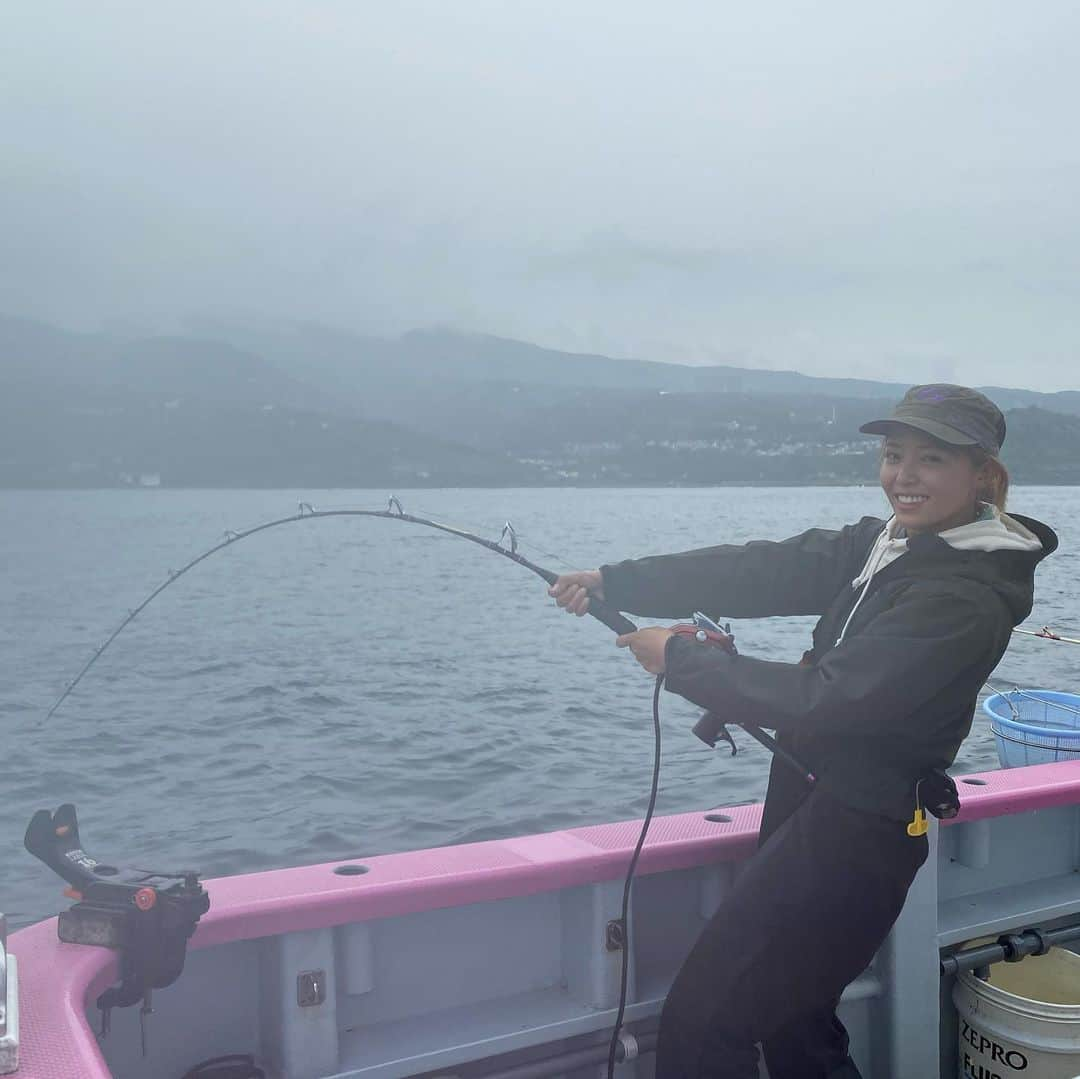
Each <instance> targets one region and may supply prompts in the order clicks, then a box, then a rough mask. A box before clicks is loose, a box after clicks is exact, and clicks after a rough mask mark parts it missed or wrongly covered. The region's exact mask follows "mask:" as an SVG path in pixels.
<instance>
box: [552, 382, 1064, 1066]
mask: <svg viewBox="0 0 1080 1079" xmlns="http://www.w3.org/2000/svg"><path fill="white" fill-rule="evenodd" d="M862 430H863V431H865V432H868V433H872V434H880V435H883V436H884V439H885V442H884V449H883V452H882V458H881V486H882V489H883V490H884V493H885V495H886V497H887V498H888V500H889V504H890V506H891V508H892V516H891V517H890V519H889V520H888V521H882V520H879V519H878V518H876V517H864V518H863V519H862V520H861V521H858V522H857V523H855V524H851V525H847V526H845V527H843V528H841V529H838V530H831V529H825V528H813V529H810V530H809V531H807V532H804V533H802V534H801V535H798V536H793V537H792V538H791V539H788V540H784V541H783V542H781V543H772V542H760V541H758V542H753V543H747V544H744V545H741V546H736V545H727V544H725V545H720V546H715V547H707V548H703V549H700V550H694V551H685V552H683V553H680V554H670V555H660V556H654V557H649V558H639V559H634V560H631V561H626V562H619V563H616V564H613V565H606V566H603V567H601V569H600V570H591V571H586V572H581V573H571V574H564V575H562V576H561V577H559V578H558V579H557V580H556V582H555V584H554V585H553V586H552V588H551V590H550V592H551V595H553V596H554V597H555V600H556V602H557V603H558V604H559V606H561V607H564V608H565V609H566V610H568V611H570V612H571V613H573V614H583V613H586V612H587V611H588V610H589V608H590V604H591V603H595V602H596V601H597V600H598V599H603V601H604V602H605V603H606V604H607V605H608V606H609V607H611V608H614V609H617V610H622V611H627V612H632V613H637V614H644V615H651V616H655V617H661V618H682V617H684V616H685V615H687V614H689V613H690V612H691V611H695V610H700V611H704V612H706V613H708V614H710V615H711V616H712V617H713V618H722V617H724V616H731V617H734V618H763V617H774V616H777V615H805V614H815V615H818V616H819V621H818V623H817V626H816V627H815V629H814V644H813V648H812V649H810V651H808V652H807V653H806V654H805V656H804V657H803V659H802V661H801V662H800V663H776V662H771V661H765V660H759V659H756V658H754V657H751V656H746V655H737V656H736V655H729V654H727V653H726V652H724V651H723V650H721V649H717V648H713V647H710V646H709V645H708V644H700V643H697V642H696V641H694V640H692V639H689V638H686V637H684V636H680V635H676V634H674V633H673V632H672V631H671V630H670V629H667V628H665V627H659V626H647V627H645V628H643V629H641V630H638V631H637V632H635V633H631V634H626V635H623V636H621V637H620V638H619V641H620V643H622V644H624V645H625V646H627V647H628V648H629V649H630V650H631V652H632V653H633V655H634V658H635V659H636V660H637V661H638V662H639V663H640V664H641V665H642V666H643V667H644V668H645V669H646V670H647V671H649V672H650V673H654V674H659V673H664V675H665V678H666V682H665V685H666V687H667V689H668V690H669V691H670V692H674V693H678V694H680V695H681V696H683V697H685V698H687V700H690V701H692V702H693V703H695V704H698V705H700V706H702V707H703V708H706V709H707V710H708V712H709V713H711V714H712V715H714V716H716V717H719V718H720V719H721V720H722V719H723V718H724V717H733V718H735V719H736V720H737V721H738V722H741V723H742V722H749V723H753V724H755V725H757V726H760V727H764V728H767V729H771V730H775V731H776V732H777V740H778V742H779V744H780V746H781V747H782V748H783V749H784V750H785V751H787V752H788V753H790V754H791V755H792V756H793V757H795V758H797V759H799V760H801V761H804V762H805V763H806V765H807V767H808V769H809V771H810V772H812V774H813V776H814V777H815V778H814V779H813V780H812V782H808V781H807V778H806V776H805V774H803V775H799V774H797V773H796V772H795V771H794V770H793V769H791V768H790V767H788V766H787V765H786V763H785V762H784V761H782V760H779V759H778V758H775V757H774V762H773V769H772V773H771V775H770V779H769V790H768V794H767V796H766V799H765V809H764V815H763V818H762V825H761V835H760V842H761V849H760V850H759V851H758V853H757V855H756V856H755V857H754V858H753V859H752V861H751V862H750V863H749V864H748V865H747V867H746V869H745V870H744V871H743V872H742V873H741V874H740V875H739V876H738V878H737V879H736V881H735V883H734V885H733V886H732V888H731V889H730V891H729V892H728V893H727V895H726V896H725V898H724V900H723V902H722V903H721V905H720V908H719V910H718V911H717V913H716V914H715V915H714V917H713V919H712V921H711V922H710V923H709V924H708V925H707V926H706V927H705V930H704V932H703V933H702V935H701V937H700V938H699V940H698V941H697V943H696V944H695V945H694V948H693V949H692V951H691V952H690V955H689V956H688V958H687V960H686V963H685V964H684V966H683V967H682V969H681V970H680V971H679V974H678V976H677V977H676V979H675V981H674V983H673V984H672V987H671V991H670V992H669V994H668V997H667V1001H666V1003H665V1005H664V1010H663V1014H662V1016H661V1021H660V1030H659V1033H658V1043H657V1057H656V1076H657V1079H706V1077H707V1079H752V1077H755V1076H757V1074H758V1051H757V1048H756V1044H760V1045H761V1047H762V1050H763V1052H764V1054H765V1058H766V1063H767V1064H768V1068H769V1074H770V1075H771V1076H772V1077H773V1079H858V1076H859V1071H858V1069H857V1068H856V1065H855V1063H854V1061H852V1060H851V1058H850V1057H849V1055H848V1040H847V1034H846V1032H845V1031H844V1028H843V1027H842V1026H841V1024H840V1022H839V1020H838V1019H837V1018H836V1014H835V1009H836V1005H837V1002H838V1001H839V999H840V995H841V993H842V992H843V990H844V988H845V986H846V985H848V984H849V983H850V982H851V981H852V979H854V978H855V977H856V976H857V975H858V974H859V973H860V971H862V970H864V969H865V968H866V966H867V964H868V963H869V962H870V960H871V958H872V957H873V955H874V953H875V952H876V950H877V949H878V947H879V946H880V944H881V942H882V941H883V940H884V938H885V936H886V934H887V933H888V931H889V928H890V927H891V925H892V923H893V921H894V920H895V919H896V917H897V915H898V914H899V912H900V909H901V907H902V906H903V903H904V900H905V897H906V895H907V891H908V888H909V886H910V885H911V882H912V880H913V879H914V877H915V874H916V873H917V872H918V870H919V867H920V866H921V865H922V863H923V861H924V860H925V858H926V856H927V830H928V826H927V822H926V814H927V812H934V813H935V814H937V815H947V811H948V809H949V808H954V806H953V807H950V806H949V805H948V802H949V801H950V797H949V787H950V781H949V779H948V777H947V776H946V775H945V772H944V770H945V769H946V768H948V767H949V766H950V765H951V764H952V763H953V761H954V759H955V757H956V753H957V750H958V748H959V746H960V743H961V742H962V741H963V739H964V737H965V736H966V735H967V733H968V731H969V730H970V727H971V721H972V715H973V712H974V708H975V702H976V699H977V695H978V691H979V688H980V686H982V684H983V683H984V682H985V680H986V678H987V677H988V676H989V674H990V672H991V671H993V669H994V668H995V667H996V666H997V663H998V661H999V660H1000V659H1001V656H1002V654H1003V653H1004V651H1005V648H1006V646H1007V645H1008V642H1009V637H1010V634H1011V632H1012V629H1013V627H1014V626H1015V625H1017V624H1019V623H1020V622H1022V621H1023V620H1024V619H1025V618H1026V617H1027V616H1028V614H1029V613H1030V612H1031V604H1032V596H1033V575H1034V571H1035V567H1036V566H1037V564H1038V563H1039V562H1040V561H1041V560H1042V559H1043V558H1044V557H1046V555H1048V554H1050V553H1051V552H1052V551H1053V550H1054V549H1055V547H1056V546H1057V538H1056V536H1055V535H1054V533H1053V532H1052V531H1051V530H1050V529H1049V528H1047V527H1046V525H1044V524H1042V523H1040V522H1038V521H1035V520H1033V519H1030V518H1026V517H1018V516H1013V515H1009V514H1006V513H1004V512H1003V506H1004V503H1005V494H1006V491H1007V489H1008V474H1007V473H1006V472H1005V469H1004V466H1002V465H1001V464H1000V462H999V461H998V459H997V454H998V451H999V449H1000V447H1001V443H1002V441H1003V439H1004V438H1005V419H1004V417H1003V416H1002V414H1001V412H1000V411H999V409H998V408H997V406H996V405H994V404H993V402H991V401H990V400H988V399H987V398H986V397H984V396H983V395H982V394H981V393H978V392H977V391H975V390H971V389H967V388H966V387H963V386H951V385H936V386H915V387H914V388H913V389H911V390H910V391H908V393H907V394H906V395H905V397H904V399H903V400H902V401H901V402H900V404H898V405H897V406H896V408H895V409H894V410H893V412H892V414H891V415H890V416H888V417H887V418H885V419H880V420H873V421H871V422H870V423H867V424H865V425H864V426H863V427H862ZM934 791H936V792H937V793H936V794H934V793H931V792H934ZM952 794H953V796H955V788H953V790H952Z"/></svg>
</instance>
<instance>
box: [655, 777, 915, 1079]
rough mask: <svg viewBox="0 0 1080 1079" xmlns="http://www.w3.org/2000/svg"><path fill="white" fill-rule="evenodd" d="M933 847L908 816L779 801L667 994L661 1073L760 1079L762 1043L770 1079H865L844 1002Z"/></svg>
mask: <svg viewBox="0 0 1080 1079" xmlns="http://www.w3.org/2000/svg"><path fill="white" fill-rule="evenodd" d="M775 778H776V777H774V779H775ZM777 793H780V792H777ZM770 803H772V804H770ZM784 803H787V804H784ZM927 849H928V845H927V840H926V837H925V836H921V837H917V838H913V837H911V836H909V835H908V834H907V829H906V824H905V823H904V822H902V821H896V820H892V819H890V818H888V817H883V816H877V815H874V814H869V813H864V812H861V811H858V810H855V809H851V808H848V807H847V806H845V805H843V804H842V803H840V802H838V801H837V800H836V799H835V798H833V797H831V796H829V795H828V794H826V793H825V792H823V791H822V790H820V789H815V790H813V791H811V792H810V793H809V794H808V795H806V794H803V795H801V797H800V798H790V797H788V798H785V797H780V798H776V799H773V798H772V796H771V794H770V798H769V799H768V800H767V801H766V806H765V819H764V820H763V822H762V831H761V845H760V848H759V850H758V851H757V852H756V853H755V854H754V856H753V857H752V858H751V859H750V860H749V861H748V863H747V864H746V866H745V867H744V868H743V869H742V871H741V872H740V873H739V874H738V876H737V878H736V880H735V883H734V885H733V887H732V890H731V891H730V892H729V893H728V894H727V895H726V896H725V897H724V899H723V901H722V902H721V904H720V907H719V909H718V910H717V912H716V914H715V915H714V916H713V918H712V920H711V921H710V922H709V924H708V925H707V926H706V927H705V930H704V932H703V933H702V935H701V937H700V938H699V939H698V941H697V943H696V944H695V945H694V947H693V949H692V950H691V952H690V954H689V956H688V957H687V959H686V962H685V963H684V964H683V967H682V969H681V970H680V971H679V973H678V975H677V976H676V978H675V981H674V983H673V984H672V987H671V991H670V992H669V993H668V997H667V1001H666V1003H665V1005H664V1010H663V1013H662V1015H661V1019H660V1032H659V1038H658V1044H657V1051H656V1079H757V1076H758V1049H757V1045H758V1043H760V1045H761V1047H762V1050H763V1051H764V1055H765V1062H766V1064H767V1065H768V1067H769V1076H770V1079H860V1076H859V1071H858V1069H857V1068H856V1067H855V1065H854V1063H853V1062H852V1060H851V1058H850V1057H849V1056H848V1036H847V1031H845V1030H844V1027H843V1025H842V1024H841V1022H840V1020H839V1019H838V1018H837V1017H836V1007H837V1005H838V1004H839V1001H840V994H841V993H842V992H843V990H844V987H845V986H846V985H847V984H848V983H849V982H851V981H853V980H854V979H855V978H857V977H858V976H859V974H861V973H862V971H863V970H865V969H866V967H867V966H868V965H869V963H870V961H871V959H872V958H873V956H874V953H875V952H876V951H877V949H878V948H879V946H880V945H881V943H882V942H883V941H884V939H885V937H886V936H888V933H889V930H890V929H891V927H892V925H893V923H894V922H895V921H896V919H897V917H898V916H899V914H900V910H901V908H902V907H903V905H904V899H905V897H906V895H907V892H908V888H909V887H910V886H911V882H912V881H913V880H914V878H915V874H916V872H917V871H918V869H919V867H920V866H921V865H922V863H923V862H924V861H925V860H926V855H927Z"/></svg>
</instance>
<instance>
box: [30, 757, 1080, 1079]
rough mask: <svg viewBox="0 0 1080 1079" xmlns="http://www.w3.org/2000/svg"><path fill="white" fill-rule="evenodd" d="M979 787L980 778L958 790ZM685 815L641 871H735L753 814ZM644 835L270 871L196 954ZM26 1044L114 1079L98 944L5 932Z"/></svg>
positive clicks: (565, 861)
mask: <svg viewBox="0 0 1080 1079" xmlns="http://www.w3.org/2000/svg"><path fill="white" fill-rule="evenodd" d="M965 780H969V781H970V780H975V781H977V782H975V783H972V782H964V781H965ZM959 787H960V792H961V799H962V803H963V805H962V809H961V812H960V816H959V817H957V818H955V820H953V821H946V822H945V823H946V825H953V824H961V823H964V822H968V821H975V820H983V819H987V818H990V817H996V816H1002V815H1004V814H1008V813H1023V812H1027V811H1029V810H1034V809H1046V808H1049V807H1052V806H1059V805H1070V804H1075V803H1077V802H1080V761H1069V762H1064V763H1061V764H1044V765H1036V766H1033V767H1029V768H1014V769H1010V770H1008V771H994V772H982V773H977V774H975V775H971V776H964V777H960V779H959ZM710 812H711V813H716V814H721V815H722V816H724V817H726V818H729V819H727V820H721V821H709V820H706V818H705V814H703V813H700V812H698V813H682V814H678V815H675V816H668V817H658V818H656V819H655V820H654V821H653V824H652V827H651V829H650V833H649V838H648V841H647V842H646V844H645V847H644V849H643V851H642V854H641V860H640V862H639V865H638V873H640V874H649V873H661V872H665V871H668V870H674V869H686V868H690V867H692V866H698V865H702V864H705V863H708V862H729V861H737V860H739V859H742V858H745V857H746V856H747V855H749V854H750V853H751V852H752V851H753V849H754V846H755V844H756V841H757V832H758V827H759V825H760V822H761V806H760V805H752V806H734V807H730V808H721V809H717V810H713V811H710ZM639 829H640V822H639V821H623V822H619V823H615V824H601V825H596V826H592V827H584V828H574V829H570V830H568V831H563V832H550V833H547V834H543V835H532V836H522V837H519V838H515V839H504V840H492V841H490V842H486V843H472V844H467V845H462V846H458V847H441V848H435V849H432V850H422V851H410V852H406V853H403V854H387V855H380V856H377V857H373V858H364V859H363V860H362V862H358V863H352V864H362V865H364V866H365V867H366V868H367V870H368V871H367V872H366V873H363V874H361V875H357V876H342V875H339V874H336V873H334V869H335V868H336V867H337V865H340V864H350V863H330V864H322V865H311V866H301V867H299V868H294V869H276V870H270V871H268V872H262V873H251V874H245V875H242V876H235V877H220V878H218V879H216V880H211V881H208V882H207V889H208V890H209V892H210V897H211V908H210V911H209V913H208V914H207V915H206V916H205V917H204V918H203V919H202V921H201V922H200V924H199V928H198V930H197V931H196V933H195V936H194V938H193V939H192V942H191V947H192V948H193V949H199V948H209V947H212V946H214V945H218V944H225V943H229V942H232V941H240V940H249V939H252V938H254V937H264V936H271V935H274V934H279V933H289V932H297V931H300V930H305V929H320V928H327V927H330V926H335V925H341V924H344V923H347V922H353V921H367V920H371V919H375V918H385V917H394V916H397V915H401V914H409V913H416V912H418V911H424V910H434V909H436V908H439V907H451V906H461V905H464V904H467V903H479V902H485V901H490V900H497V899H509V898H512V897H514V896H523V895H530V894H534V893H537V892H546V891H553V890H558V889H561V888H566V887H572V886H574V885H580V884H589V883H593V882H597V881H603V880H614V879H618V878H621V877H622V876H623V874H624V873H625V872H626V866H627V861H628V859H629V857H630V854H631V852H632V850H633V846H634V843H635V841H636V839H637V834H638V831H639ZM9 949H10V950H11V951H12V952H13V953H14V954H15V956H16V957H17V958H18V960H19V997H20V1009H19V1010H20V1020H21V1028H22V1045H21V1047H20V1060H21V1063H20V1068H19V1071H18V1073H17V1074H18V1077H19V1079H70V1077H71V1076H73V1075H79V1076H80V1077H83V1079H110V1072H109V1070H108V1068H107V1067H106V1065H105V1061H104V1059H103V1058H102V1056H101V1053H100V1050H99V1049H98V1045H97V1040H96V1038H95V1036H94V1034H93V1032H92V1031H91V1029H90V1027H89V1025H88V1023H87V1021H86V1016H85V1008H86V1005H87V1002H88V1001H91V1000H93V999H94V997H96V996H97V994H98V993H100V992H101V991H102V990H103V989H104V988H105V987H106V986H107V985H109V984H111V983H112V982H113V981H115V979H116V978H117V976H118V967H117V962H116V956H115V954H114V953H113V952H110V951H107V950H105V949H103V948H87V947H82V946H80V945H73V944H61V943H60V942H59V941H58V940H57V939H56V924H55V919H53V918H50V919H48V920H46V921H44V922H39V923H38V924H36V925H33V926H30V927H29V928H26V929H22V930H20V931H19V932H17V933H14V934H13V935H12V937H11V939H10V941H9Z"/></svg>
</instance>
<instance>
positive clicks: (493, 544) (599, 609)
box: [45, 495, 637, 720]
mask: <svg viewBox="0 0 1080 1079" xmlns="http://www.w3.org/2000/svg"><path fill="white" fill-rule="evenodd" d="M326 517H377V518H381V519H383V520H388V521H401V522H403V523H405V524H414V525H423V526H425V527H427V528H435V529H438V530H439V531H440V532H447V533H449V534H450V535H452V536H460V537H461V539H466V540H470V541H471V542H472V543H478V544H480V546H481V547H485V548H487V550H489V551H494V552H495V553H496V554H501V555H502V556H503V557H504V558H509V559H510V560H511V561H513V562H516V563H517V564H518V565H519V566H524V567H525V569H527V570H531V571H532V572H533V573H535V574H536V575H537V576H538V577H542V578H543V579H544V580H545V581H546V582H547V583H548V584H554V583H555V581H556V580H557V579H558V576H559V575H558V574H557V573H553V572H552V571H551V570H549V569H545V568H544V567H543V566H538V565H537V564H536V563H535V562H532V561H530V560H529V559H528V558H526V557H525V556H524V555H522V554H520V553H519V552H518V549H517V547H518V539H517V533H516V532H515V531H514V526H513V525H512V524H511V523H510V522H509V521H507V522H506V524H505V525H503V530H502V535H501V536H500V537H499V539H498V540H489V539H484V537H483V536H477V535H475V534H474V533H472V532H466V531H465V530H464V529H462V528H455V527H454V526H453V525H448V524H442V523H441V522H439V521H432V520H429V519H428V518H426V517H417V516H414V515H413V514H411V513H406V512H405V511H404V510H403V509H402V508H401V503H400V502H399V501H398V500H397V498H396V497H394V496H393V495H392V496H391V497H390V502H389V504H388V505H387V508H386V509H384V510H317V509H315V508H314V507H313V506H312V505H311V503H310V502H301V503H299V508H298V511H297V512H296V513H294V514H291V515H290V516H288V517H279V518H277V519H276V520H273V521H265V522H264V523H263V524H260V525H255V526H254V527H253V528H247V529H244V530H243V531H240V532H234V531H232V530H230V531H227V532H226V533H225V538H224V539H223V540H222V541H221V542H220V543H217V544H215V545H214V546H213V547H211V548H210V549H209V550H206V551H203V553H202V554H200V555H198V556H197V557H196V558H193V559H192V560H191V561H190V562H188V563H187V564H186V565H184V566H182V567H181V568H180V569H178V570H170V571H169V577H168V579H167V580H166V581H165V582H163V583H162V584H161V585H159V586H158V587H157V588H155V589H154V590H153V592H151V593H150V595H148V596H147V597H146V599H144V600H143V601H142V603H140V604H139V605H138V606H137V607H135V608H134V609H133V610H132V611H130V612H129V613H128V616H127V617H126V618H125V619H124V620H123V621H122V622H121V623H120V625H118V626H117V627H116V629H115V630H113V632H112V633H111V634H110V635H109V637H108V639H107V640H106V641H105V643H104V644H102V645H101V646H100V647H99V648H98V649H97V650H96V651H95V652H94V654H93V655H92V656H91V657H90V659H89V660H88V661H87V663H86V665H85V666H84V667H83V668H82V670H81V671H79V673H78V674H77V675H76V676H75V677H74V678H73V679H72V681H71V682H70V683H69V684H68V686H67V688H66V689H65V690H64V692H63V693H62V694H61V695H60V697H59V699H58V700H57V701H56V703H55V704H54V705H53V706H52V707H51V708H50V709H49V711H48V713H47V714H46V715H45V719H46V720H48V719H51V718H52V716H53V714H54V713H55V712H56V710H57V709H58V708H59V707H60V705H62V704H63V703H64V701H65V700H67V698H68V697H69V696H70V695H71V693H72V692H73V691H74V689H75V687H76V686H77V685H78V684H79V683H80V682H81V681H82V680H83V678H84V677H85V676H86V674H87V673H88V672H89V670H90V668H91V667H93V666H94V664H95V663H96V662H97V661H98V660H99V659H100V658H101V656H102V654H103V653H104V652H105V650H106V649H107V648H108V647H109V645H111V644H112V643H113V641H115V640H116V638H117V637H119V636H120V634H121V633H122V632H123V631H124V630H125V629H126V628H127V627H128V626H129V625H130V624H131V623H132V622H134V621H135V619H136V618H137V617H138V616H139V615H140V614H141V613H142V612H143V611H144V610H145V609H146V608H147V607H148V606H149V605H150V604H151V603H152V602H153V601H154V600H155V599H157V597H158V596H160V595H161V593H162V592H164V591H165V589H166V588H168V587H169V586H170V585H172V584H173V583H175V582H176V581H177V580H178V579H179V578H181V577H183V575H184V574H185V573H187V572H188V571H189V570H193V569H194V568H195V567H196V566H197V565H199V563H200V562H204V561H206V559H208V558H209V557H210V556H211V555H214V554H217V552H218V551H222V550H224V549H225V548H226V547H231V546H233V544H235V543H239V542H240V541H241V540H244V539H247V538H248V537H249V536H254V535H256V534H257V533H259V532H265V531H267V530H268V529H271V528H278V527H279V526H281V525H287V524H293V523H295V522H296V521H312V520H316V519H322V518H326ZM507 539H508V540H509V542H510V546H509V547H504V546H503V541H504V540H507ZM589 614H591V615H592V616H593V618H596V619H598V620H599V621H601V622H603V623H604V625H605V626H607V627H608V628H609V629H611V630H613V631H614V632H615V633H634V632H635V631H636V630H637V626H635V625H634V623H633V622H631V621H630V619H629V618H624V617H623V616H622V615H621V614H619V613H618V611H613V610H611V609H610V608H609V607H607V606H606V605H605V604H604V603H602V602H601V601H600V600H597V599H590V601H589Z"/></svg>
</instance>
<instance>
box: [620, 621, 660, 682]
mask: <svg viewBox="0 0 1080 1079" xmlns="http://www.w3.org/2000/svg"><path fill="white" fill-rule="evenodd" d="M673 636H674V634H673V633H672V631H671V630H670V629H664V627H663V626H648V627H647V628H645V629H639V630H638V631H637V632H636V633H624V634H623V635H622V636H621V637H616V639H615V643H616V644H617V645H618V646H619V647H620V648H629V649H630V651H631V652H633V653H634V659H636V660H637V661H638V663H640V664H641V665H642V667H644V668H645V670H647V671H648V672H649V674H663V673H664V667H665V665H664V649H665V648H666V647H667V643H668V639H669V638H670V637H673Z"/></svg>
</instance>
